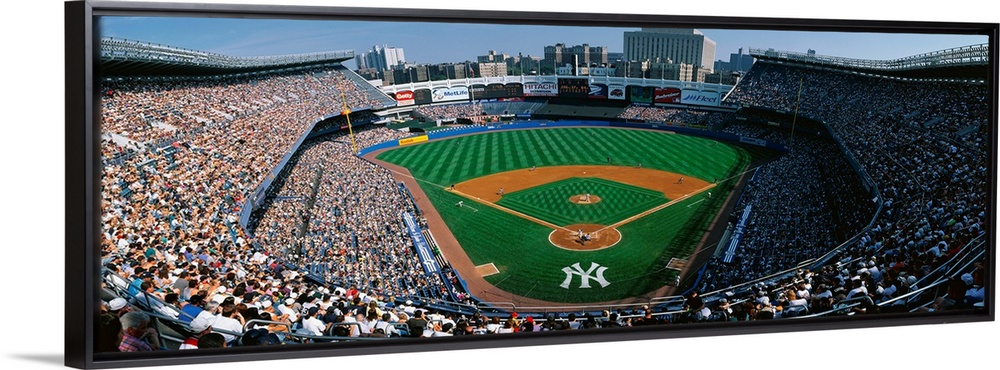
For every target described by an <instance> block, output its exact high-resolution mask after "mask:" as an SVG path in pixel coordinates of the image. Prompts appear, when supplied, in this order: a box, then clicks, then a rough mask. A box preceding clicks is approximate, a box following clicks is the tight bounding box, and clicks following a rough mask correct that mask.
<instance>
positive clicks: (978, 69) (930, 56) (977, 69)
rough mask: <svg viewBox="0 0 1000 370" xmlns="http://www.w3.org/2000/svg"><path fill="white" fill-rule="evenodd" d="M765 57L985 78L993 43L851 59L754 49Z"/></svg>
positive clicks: (887, 72)
mask: <svg viewBox="0 0 1000 370" xmlns="http://www.w3.org/2000/svg"><path fill="white" fill-rule="evenodd" d="M750 55H752V56H753V57H754V58H757V59H761V60H773V61H778V62H786V63H794V64H803V65H811V66H820V67H831V68H837V69H844V70H849V71H854V72H859V73H866V74H874V75H881V76H887V77H896V78H905V79H921V80H926V79H949V80H963V81H983V82H985V80H986V78H987V76H988V72H989V66H990V65H989V45H987V44H979V45H970V46H963V47H957V48H951V49H945V50H939V51H934V52H930V53H924V54H919V55H914V56H909V57H905V58H899V59H892V60H870V59H851V58H841V57H831V56H824V55H816V54H814V53H796V52H788V51H776V50H774V49H767V50H765V49H753V48H751V49H750Z"/></svg>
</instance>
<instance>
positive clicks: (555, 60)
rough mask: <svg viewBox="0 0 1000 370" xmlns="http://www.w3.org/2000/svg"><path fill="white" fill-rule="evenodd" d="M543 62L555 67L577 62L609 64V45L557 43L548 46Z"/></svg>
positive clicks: (580, 63) (581, 65) (581, 63)
mask: <svg viewBox="0 0 1000 370" xmlns="http://www.w3.org/2000/svg"><path fill="white" fill-rule="evenodd" d="M544 51H545V54H544V55H545V59H544V60H543V61H542V63H543V64H545V65H548V66H553V67H558V66H564V65H566V64H575V65H578V66H580V67H586V66H590V65H598V66H599V65H602V64H603V65H607V64H608V47H607V46H590V45H589V44H583V45H576V46H566V44H562V43H559V44H555V45H549V46H546V47H545V49H544Z"/></svg>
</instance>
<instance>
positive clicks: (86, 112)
mask: <svg viewBox="0 0 1000 370" xmlns="http://www.w3.org/2000/svg"><path fill="white" fill-rule="evenodd" d="M74 4H90V5H92V6H93V8H92V9H97V10H99V11H108V10H115V11H117V10H128V11H132V10H135V11H136V12H138V13H144V12H149V11H164V10H166V11H175V10H176V11H180V12H182V13H183V12H221V13H225V14H244V15H251V14H267V15H275V14H280V15H297V16H303V15H304V14H305V13H310V14H315V13H316V12H318V13H323V12H329V13H337V14H344V13H347V14H357V15H359V16H363V15H373V14H376V13H377V14H379V15H382V16H384V15H386V14H387V13H388V14H391V15H399V16H405V17H412V16H416V17H418V18H421V19H433V18H436V17H438V16H442V15H443V17H444V18H447V19H456V18H462V19H493V18H494V17H495V16H498V15H501V14H503V17H510V18H512V17H514V16H515V15H517V16H519V18H520V19H532V20H536V18H535V17H538V18H537V20H552V19H558V20H559V21H562V22H565V21H566V20H567V19H570V20H571V21H572V20H577V21H584V20H593V19H594V17H595V14H570V13H562V14H558V15H556V14H552V13H542V12H537V13H536V12H525V11H520V10H515V11H514V12H513V13H495V12H491V11H479V10H455V11H448V12H443V13H442V12H437V11H423V10H413V9H400V8H397V9H367V8H328V7H325V6H320V7H317V8H301V7H283V6H281V7H279V6H272V5H259V6H257V5H242V4H232V5H228V4H226V5H216V4H192V5H187V4H161V3H145V2H136V3H124V2H123V3H119V2H93V3H67V8H66V10H67V13H66V24H65V26H66V27H65V32H66V34H65V37H66V38H65V40H66V64H65V66H66V81H65V82H66V94H67V103H66V104H67V110H66V114H67V123H66V127H65V129H66V137H67V141H66V154H65V161H66V173H65V175H66V194H65V195H66V198H65V199H66V204H65V206H66V210H67V212H66V220H65V225H66V233H67V236H66V237H67V245H66V253H67V254H66V261H67V264H66V266H67V267H66V268H67V271H66V280H65V284H66V297H65V298H66V302H67V303H66V309H65V317H64V320H65V322H66V323H67V326H66V343H65V344H66V346H65V354H66V359H65V360H66V365H68V366H72V367H84V368H91V367H93V368H104V367H137V366H159V365H180V364H202V363H220V362H228V361H230V360H233V359H235V360H237V361H245V360H254V361H257V360H269V359H275V358H277V359H285V360H290V359H303V358H311V357H323V358H325V357H331V356H332V357H338V358H339V357H342V356H345V355H357V354H388V353H394V352H399V351H403V352H414V353H419V352H424V351H434V352H438V351H447V350H453V349H476V350H483V349H492V350H500V353H505V351H506V350H511V351H513V352H515V353H516V352H517V349H518V348H520V347H521V346H529V347H533V346H543V345H560V344H575V345H577V347H583V348H587V346H593V345H595V344H597V343H603V342H618V341H643V342H645V340H650V339H661V340H658V341H656V342H657V343H662V344H665V345H668V346H669V345H670V344H671V343H672V341H679V340H682V339H679V338H691V337H703V336H709V337H711V338H699V340H705V339H712V338H716V337H718V336H735V335H744V334H758V335H757V336H756V337H766V336H762V335H759V334H777V333H781V334H788V333H793V334H794V333H796V332H801V331H825V330H827V329H845V328H846V329H863V328H869V327H871V326H876V327H891V326H897V325H903V326H912V325H926V324H942V323H973V322H976V323H978V324H974V325H975V326H976V327H979V326H984V324H982V323H979V322H982V321H993V320H994V312H993V307H992V305H990V307H989V310H988V312H985V313H983V314H976V315H957V316H948V317H946V318H943V317H909V318H892V319H887V320H878V321H868V322H866V321H860V322H847V321H845V320H832V321H829V322H815V323H807V324H798V323H796V324H795V325H784V323H778V324H769V325H752V326H743V327H740V326H727V327H711V328H710V327H705V328H704V329H703V330H697V331H688V330H682V331H677V332H662V331H638V330H637V331H634V332H628V333H618V332H615V333H602V334H600V335H588V336H586V337H580V338H570V337H552V338H533V339H530V340H522V339H521V338H518V339H516V340H513V339H506V340H489V341H467V342H461V341H453V342H442V343H440V344H433V345H430V346H427V345H426V344H423V343H422V344H420V346H414V345H410V344H400V345H392V346H388V347H387V348H376V347H371V348H364V349H362V350H359V351H355V349H354V348H350V349H321V350H313V349H309V350H308V351H306V350H301V351H300V350H297V349H294V350H293V349H287V350H283V351H280V352H275V353H270V352H268V353H251V352H250V351H241V352H239V353H237V354H235V355H234V354H232V353H225V352H219V353H205V354H204V355H203V354H201V353H199V354H197V355H193V356H184V357H183V358H178V357H174V356H168V357H158V356H157V357H152V358H146V357H143V358H134V359H132V358H129V357H128V356H123V357H122V358H120V359H114V360H108V361H96V362H95V361H93V353H88V351H86V350H85V349H84V350H82V351H81V349H80V345H81V344H84V345H85V344H86V343H87V341H88V335H87V334H88V333H87V329H86V328H87V326H86V325H84V326H78V325H68V324H69V323H72V322H79V321H80V320H84V322H86V320H87V317H88V316H91V315H90V313H89V312H87V310H86V309H84V310H83V312H80V310H79V309H80V308H81V307H80V306H79V305H78V303H79V302H80V301H83V302H91V300H92V299H93V298H94V297H93V294H92V293H93V291H92V290H91V289H93V287H92V286H91V285H92V284H89V283H92V282H94V280H93V279H88V276H91V277H93V276H96V275H90V274H94V272H95V271H93V270H91V269H92V268H93V267H94V266H96V264H93V263H90V261H88V260H90V259H92V258H93V255H88V253H87V249H86V248H83V244H80V243H82V242H84V241H85V240H86V238H87V237H88V236H89V235H91V233H92V232H93V230H89V229H88V228H87V226H88V224H87V223H86V222H81V220H89V222H91V223H92V221H93V220H92V218H91V217H92V215H88V214H86V213H85V210H86V209H87V208H88V203H90V202H97V201H99V199H97V198H98V193H97V192H96V191H94V186H96V184H95V183H96V180H97V179H96V177H94V176H90V175H89V174H90V173H92V172H88V171H93V169H94V168H96V167H97V166H99V161H98V159H97V158H96V157H95V156H93V155H92V153H91V152H90V150H92V149H93V148H94V147H95V146H99V143H97V142H96V140H87V139H88V138H90V139H94V138H96V135H94V133H93V128H94V127H93V126H89V125H86V124H82V122H81V120H84V121H85V119H86V117H94V115H95V114H97V112H96V109H95V107H97V105H95V104H96V103H95V102H94V101H93V99H94V96H93V94H91V92H89V91H88V90H89V89H88V86H92V83H93V81H92V79H91V77H92V75H91V74H90V71H92V70H93V63H96V61H95V60H94V59H93V58H87V57H86V56H87V55H90V56H92V54H91V53H89V52H88V51H87V49H88V48H89V47H90V46H92V43H91V42H92V40H93V39H92V35H93V33H92V29H90V27H91V25H90V24H88V22H87V19H88V18H89V15H88V9H87V6H86V5H84V6H78V5H74ZM286 12H287V13H286ZM394 12H395V13H394ZM576 17H579V18H576ZM623 17H625V18H626V19H628V18H629V17H631V19H642V20H644V21H653V22H655V21H673V22H676V21H681V22H687V21H692V22H698V23H699V24H702V23H705V22H708V23H711V22H713V21H718V22H720V23H719V24H721V25H732V24H733V22H734V19H730V18H716V17H711V16H709V17H704V16H695V17H690V18H689V17H687V16H680V17H671V16H649V17H646V16H644V15H641V14H634V13H633V14H629V15H625V16H623ZM738 22H742V23H740V24H742V25H748V26H750V27H761V28H768V27H774V28H785V27H787V28H798V27H817V26H816V24H817V23H819V24H820V26H818V27H820V28H823V29H829V30H845V29H852V30H854V29H859V28H860V29H882V28H880V27H886V28H894V27H898V29H907V30H914V31H916V30H938V31H941V30H958V29H962V30H965V31H976V32H981V31H985V32H991V33H990V44H991V54H990V55H991V58H992V59H993V60H992V61H991V64H992V66H993V67H994V68H993V74H992V75H991V77H990V79H991V84H992V85H993V86H992V89H991V93H992V94H993V100H992V101H993V104H994V105H993V106H992V117H991V120H992V121H991V123H992V125H993V126H992V128H991V134H992V135H991V136H992V137H991V139H992V141H993V143H994V145H993V147H994V151H993V152H992V153H991V158H990V160H991V165H992V166H991V167H992V168H991V170H992V171H993V173H994V174H995V170H996V168H995V166H996V163H995V158H996V153H995V141H996V138H995V135H996V132H995V131H996V109H997V108H996V103H995V101H996V99H995V98H996V71H995V66H996V61H995V58H993V57H995V56H996V38H997V25H996V24H992V23H965V22H955V23H939V22H902V23H897V22H882V21H860V20H850V21H835V20H819V21H817V20H805V19H790V18H773V19H772V18H739V20H738ZM80 92H82V94H78V93H80ZM81 95H82V96H81ZM80 138H83V139H84V140H80ZM88 179H89V180H93V181H89V182H88V181H86V180H88ZM88 186H89V188H88ZM991 190H993V193H992V195H993V196H995V182H994V183H993V184H992V186H991ZM90 204H93V203H90ZM993 213H994V214H995V212H993ZM991 231H995V230H991ZM80 260H84V261H88V262H87V263H84V264H82V265H79V264H76V263H75V262H74V261H80ZM990 261H991V262H995V259H994V257H993V256H992V253H991V255H990ZM993 265H995V263H991V266H990V268H991V272H990V276H993V275H994V274H993V272H994V271H993V270H994V269H995V267H994V266H993ZM81 281H82V282H84V286H82V287H81V286H80V284H81ZM74 288H81V289H74ZM990 299H991V303H992V297H990ZM869 331H871V330H869ZM874 332H875V333H878V332H879V331H878V329H876V330H875V331H874ZM784 336H785V335H783V337H784ZM664 338H673V339H668V340H665V341H664V340H662V339H664ZM792 340H794V339H792ZM577 347H572V346H571V347H564V346H558V347H553V348H560V349H562V348H568V349H567V352H576V351H575V350H574V349H573V348H577ZM500 353H498V354H497V355H499V354H500ZM779 353H780V352H779ZM773 355H775V356H780V354H778V353H775V354H773ZM242 365H250V364H246V363H241V364H240V365H238V366H242Z"/></svg>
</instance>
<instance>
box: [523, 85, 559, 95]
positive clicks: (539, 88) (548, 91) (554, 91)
mask: <svg viewBox="0 0 1000 370" xmlns="http://www.w3.org/2000/svg"><path fill="white" fill-rule="evenodd" d="M558 94H559V86H558V85H556V84H554V83H551V82H541V83H526V84H524V96H556V95H558Z"/></svg>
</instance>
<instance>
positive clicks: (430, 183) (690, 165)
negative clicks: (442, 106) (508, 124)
mask: <svg viewBox="0 0 1000 370" xmlns="http://www.w3.org/2000/svg"><path fill="white" fill-rule="evenodd" d="M772 155H774V153H771V152H769V151H766V150H763V149H748V148H746V147H743V146H737V145H731V144H726V143H722V142H717V141H714V140H709V139H704V138H699V137H694V136H686V135H680V134H675V133H672V132H665V131H650V130H633V129H619V128H584V127H580V128H545V129H527V130H505V131H497V132H490V133H484V134H476V135H469V136H460V137H454V138H449V139H444V140H437V141H430V142H424V143H420V144H417V145H410V146H404V147H400V148H395V149H390V150H387V151H384V152H381V153H379V154H378V155H377V157H376V158H375V159H376V160H377V161H381V162H384V163H386V164H388V166H390V167H393V168H405V171H402V170H397V176H400V177H410V178H409V180H410V183H411V184H412V183H415V184H416V185H418V186H419V189H417V190H419V191H417V192H415V196H416V197H418V198H422V197H426V199H418V203H421V202H423V203H425V204H430V205H431V207H432V208H433V210H431V211H432V212H426V210H425V213H428V214H431V213H433V214H435V215H439V216H440V220H441V222H429V224H430V228H431V232H432V234H433V235H434V238H435V240H437V241H438V242H439V244H448V241H451V240H454V241H456V242H457V244H458V245H460V247H459V248H458V249H459V250H458V251H456V250H454V249H452V248H446V247H445V246H444V245H442V248H441V250H442V253H444V254H445V257H446V258H447V259H448V260H449V261H452V262H455V261H468V262H470V263H468V264H466V263H453V266H454V267H455V268H456V270H457V271H458V272H459V274H460V275H461V276H462V277H463V279H466V280H467V281H469V282H470V290H472V289H477V290H479V291H471V292H470V293H472V294H473V295H477V296H478V295H484V296H489V297H493V298H494V299H499V300H504V299H505V298H509V299H510V300H512V301H518V300H519V299H530V300H533V301H542V302H553V303H593V302H614V301H622V300H629V299H636V298H638V299H639V300H641V299H646V298H648V297H650V295H652V294H653V293H654V292H657V291H658V290H660V289H661V288H663V287H664V286H666V285H669V284H672V283H673V281H674V278H675V277H676V276H677V275H678V274H679V273H681V272H682V271H683V270H684V269H685V268H686V267H687V266H686V263H687V261H688V258H689V257H691V256H692V254H694V253H695V252H696V250H698V248H699V247H700V246H702V245H704V244H705V243H706V235H708V234H707V233H708V232H709V231H710V230H709V229H710V227H712V225H713V222H715V221H717V219H719V218H717V216H718V215H719V213H720V209H721V208H722V206H723V205H724V204H725V202H726V200H727V198H728V197H729V195H730V193H731V192H732V190H733V188H734V186H735V185H736V183H737V182H738V181H739V179H740V178H741V176H742V175H743V174H744V173H745V172H746V171H747V169H748V165H749V164H750V163H753V162H756V161H759V160H761V159H762V158H766V157H768V156H772ZM404 172H405V173H404ZM428 219H429V221H433V220H431V218H430V217H429V218H428ZM721 219H722V220H723V221H721V226H718V227H723V228H724V227H725V219H726V218H725V217H721ZM713 242H714V241H713ZM472 281H485V282H486V284H472V283H471V282H472ZM483 285H485V286H483ZM473 287H475V288H473Z"/></svg>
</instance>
